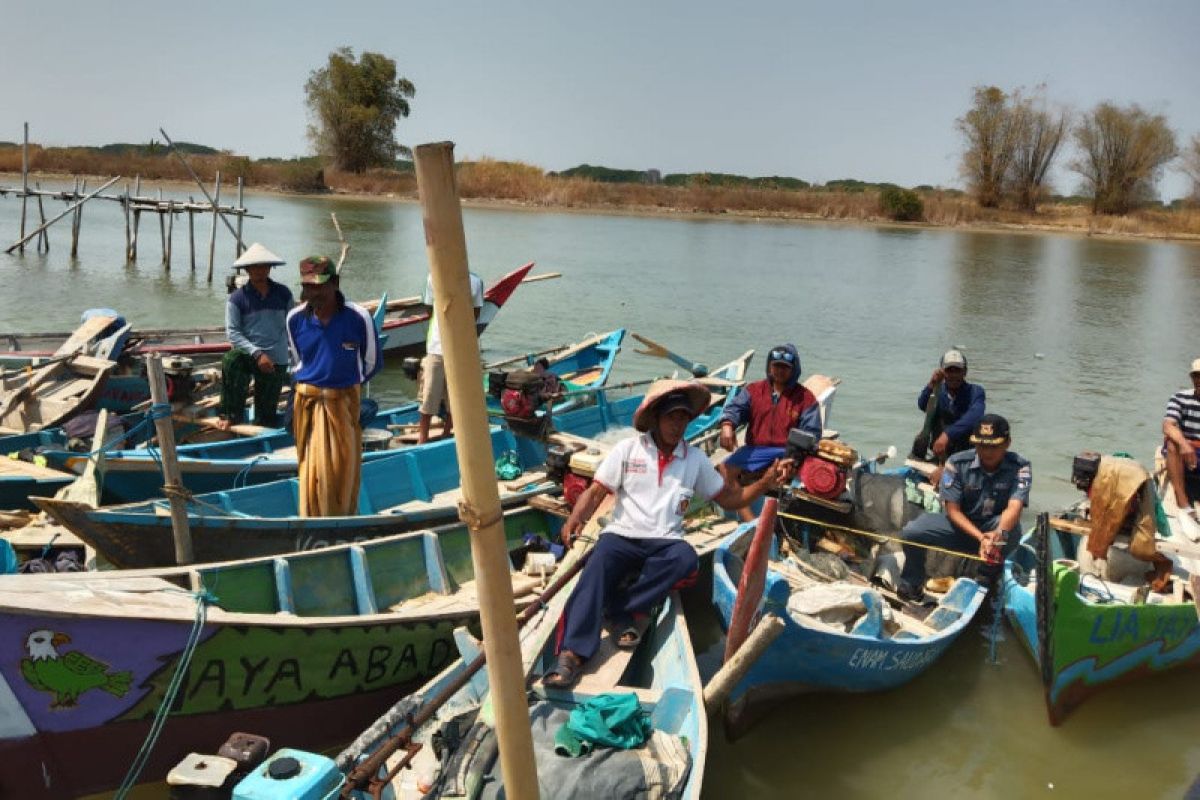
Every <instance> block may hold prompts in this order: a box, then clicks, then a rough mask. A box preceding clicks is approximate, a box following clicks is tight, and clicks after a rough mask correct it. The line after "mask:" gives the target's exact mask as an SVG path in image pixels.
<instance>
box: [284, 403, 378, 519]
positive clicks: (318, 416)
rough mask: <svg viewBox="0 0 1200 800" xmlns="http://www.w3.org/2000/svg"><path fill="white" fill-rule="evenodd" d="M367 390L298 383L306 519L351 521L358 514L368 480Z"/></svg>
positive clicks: (297, 426) (302, 512) (296, 426)
mask: <svg viewBox="0 0 1200 800" xmlns="http://www.w3.org/2000/svg"><path fill="white" fill-rule="evenodd" d="M360 394H361V387H358V386H350V387H348V388H345V389H322V388H321V387H319V386H312V385H311V384H307V383H297V384H296V400H295V412H294V416H293V418H292V425H293V429H294V431H295V433H296V458H297V459H298V460H299V462H300V516H302V517H345V516H352V515H354V514H355V513H357V511H358V486H359V481H360V480H361V478H362V426H361V425H360V424H359V421H358V408H359V395H360Z"/></svg>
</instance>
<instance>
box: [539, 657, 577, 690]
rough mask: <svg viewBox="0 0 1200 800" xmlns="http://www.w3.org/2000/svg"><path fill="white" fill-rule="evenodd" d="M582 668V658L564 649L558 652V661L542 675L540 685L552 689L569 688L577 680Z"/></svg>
mask: <svg viewBox="0 0 1200 800" xmlns="http://www.w3.org/2000/svg"><path fill="white" fill-rule="evenodd" d="M582 669H583V659H582V658H580V657H579V656H577V655H575V654H574V653H572V652H571V651H570V650H564V651H562V652H561V653H559V654H558V663H557V664H555V665H554V666H553V667H552V668H551V669H550V671H549V672H547V673H546V674H545V675H543V676H542V685H543V686H549V687H550V688H552V689H569V688H571V687H572V686H574V685H575V682H576V681H577V680H579V673H580V671H582Z"/></svg>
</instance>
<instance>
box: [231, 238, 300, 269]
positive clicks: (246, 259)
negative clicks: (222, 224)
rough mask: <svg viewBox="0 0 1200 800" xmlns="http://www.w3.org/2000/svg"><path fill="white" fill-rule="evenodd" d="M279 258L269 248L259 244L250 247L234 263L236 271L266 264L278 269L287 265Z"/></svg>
mask: <svg viewBox="0 0 1200 800" xmlns="http://www.w3.org/2000/svg"><path fill="white" fill-rule="evenodd" d="M286 263H287V262H286V261H284V260H283V259H282V258H280V257H279V256H277V255H275V254H274V253H272V252H271V251H270V250H268V249H267V248H265V247H263V246H262V245H261V244H259V243H258V242H255V243H254V244H252V245H250V247H249V249H247V250H246V252H244V253H242V255H241V256H240V257H239V258H238V260H237V261H235V262H233V268H234V269H245V268H246V267H254V266H258V265H260V264H266V265H267V266H268V267H278V266H280V265H283V264H286Z"/></svg>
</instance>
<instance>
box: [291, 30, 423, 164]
mask: <svg viewBox="0 0 1200 800" xmlns="http://www.w3.org/2000/svg"><path fill="white" fill-rule="evenodd" d="M304 91H305V94H306V95H307V98H308V109H309V113H310V115H311V119H312V124H311V125H309V128H308V136H309V139H311V140H312V143H313V145H314V146H315V147H316V149H317V152H318V153H320V154H321V155H322V156H324V157H325V158H326V159H328V160H329V161H330V162H332V163H333V165H334V166H335V167H336V168H338V169H341V170H346V171H348V172H362V171H364V170H366V169H368V168H370V167H377V166H392V165H393V164H394V163H395V160H396V156H397V155H399V154H400V153H402V152H403V151H404V148H402V147H401V146H400V145H399V144H398V143H397V142H396V123H397V121H398V120H399V119H400V118H401V117H407V116H408V114H409V104H408V101H409V100H410V99H412V97H413V95H415V94H416V91H417V90H416V88H415V87H414V86H413V84H412V81H410V80H408V79H407V78H403V77H397V74H396V62H395V61H393V60H392V59H390V58H388V57H387V56H384V55H380V54H379V53H363V54H362V57H361V58H355V56H354V51H353V50H351V49H350V48H349V47H342V48H339V49H337V50H335V51H333V52H332V53H330V54H329V61H328V63H327V64H326V65H325V66H323V67H321V68H320V69H316V70H313V71H312V73H311V74H310V75H309V76H308V82H307V83H306V84H305V85H304Z"/></svg>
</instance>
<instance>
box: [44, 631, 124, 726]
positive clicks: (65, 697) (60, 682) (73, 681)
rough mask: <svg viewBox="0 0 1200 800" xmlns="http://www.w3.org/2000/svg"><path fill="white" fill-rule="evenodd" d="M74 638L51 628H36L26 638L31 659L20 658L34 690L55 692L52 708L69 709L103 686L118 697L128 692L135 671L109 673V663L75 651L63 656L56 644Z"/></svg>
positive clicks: (59, 644)
mask: <svg viewBox="0 0 1200 800" xmlns="http://www.w3.org/2000/svg"><path fill="white" fill-rule="evenodd" d="M70 641H71V637H69V636H67V635H66V634H65V633H55V632H54V631H50V630H40V631H34V632H33V633H31V634H29V636H28V638H26V639H25V649H26V650H28V651H29V658H23V659H21V674H22V675H24V676H25V680H26V681H28V682H29V685H30V686H32V687H33V688H34V689H38V690H39V691H43V692H50V693H51V694H53V695H54V702H53V703H51V704H50V707H51V708H70V707H71V706H74V705H76V704H77V703H78V702H79V695H81V694H83V693H84V692H86V691H88V690H89V689H103V690H104V691H106V692H108V693H109V694H111V695H115V696H116V697H124V696H125V693H126V692H128V691H129V684H130V681H132V679H133V673H132V672H129V671H125V672H109V671H108V664H105V663H104V662H102V661H97V660H96V659H94V658H92V657H91V656H87V655H84V654H83V653H81V652H79V651H78V650H72V651H71V652H69V653H64V654H62V655H61V656H60V655H59V653H58V651H57V650H55V648H56V647H58V646H61V645H64V644H67V643H68V642H70Z"/></svg>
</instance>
